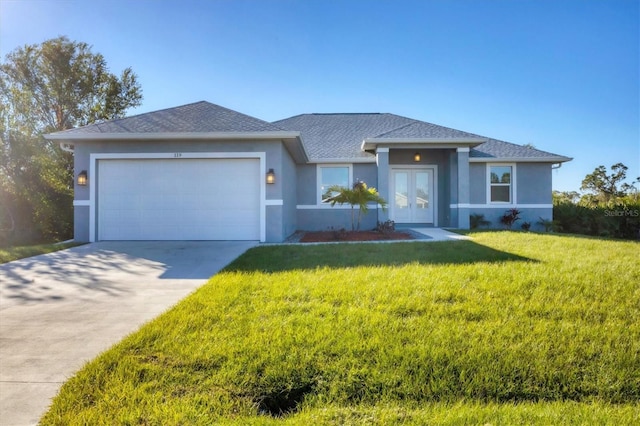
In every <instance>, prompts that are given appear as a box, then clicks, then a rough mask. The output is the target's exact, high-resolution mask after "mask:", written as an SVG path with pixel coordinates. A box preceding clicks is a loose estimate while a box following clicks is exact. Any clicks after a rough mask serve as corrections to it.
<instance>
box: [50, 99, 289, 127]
mask: <svg viewBox="0 0 640 426" xmlns="http://www.w3.org/2000/svg"><path fill="white" fill-rule="evenodd" d="M281 130H282V129H280V128H279V127H277V126H275V125H273V124H271V123H269V122H267V121H263V120H260V119H258V118H255V117H251V116H248V115H245V114H242V113H239V112H237V111H233V110H230V109H228V108H224V107H221V106H219V105H215V104H212V103H209V102H205V101H200V102H195V103H192V104H187V105H182V106H178V107H174V108H168V109H163V110H160V111H153V112H148V113H145V114H139V115H134V116H131V117H126V118H120V119H115V120H110V121H105V122H103V123H96V124H91V125H89V126H84V127H79V128H76V129H70V130H66V131H64V132H59V134H67V135H73V134H86V133H163V132H166V133H189V132H193V133H200V132H202V133H207V132H264V131H281Z"/></svg>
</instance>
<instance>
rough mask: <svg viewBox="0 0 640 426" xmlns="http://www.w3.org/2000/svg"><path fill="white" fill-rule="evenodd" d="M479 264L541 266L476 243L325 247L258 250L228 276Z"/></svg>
mask: <svg viewBox="0 0 640 426" xmlns="http://www.w3.org/2000/svg"><path fill="white" fill-rule="evenodd" d="M476 262H538V261H537V260H535V259H530V258H526V257H522V256H518V255H515V254H512V253H507V252H503V251H500V250H496V249H493V248H491V247H487V246H484V245H481V244H478V243H476V242H474V241H444V242H430V243H426V244H420V243H415V242H413V243H391V244H326V245H312V246H306V245H283V246H263V247H255V248H253V249H251V250H249V251H247V252H246V253H245V254H244V255H242V256H240V257H239V258H238V259H236V260H235V261H233V262H232V263H230V264H229V265H228V266H227V267H226V268H225V269H224V271H227V272H243V271H244V272H249V271H261V272H281V271H290V270H295V269H316V268H319V267H330V268H349V267H356V266H394V265H397V266H399V265H405V264H410V263H419V264H425V265H444V264H464V263H476Z"/></svg>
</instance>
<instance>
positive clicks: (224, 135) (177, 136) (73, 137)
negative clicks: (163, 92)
mask: <svg viewBox="0 0 640 426" xmlns="http://www.w3.org/2000/svg"><path fill="white" fill-rule="evenodd" d="M44 138H45V139H47V140H50V141H108V140H156V141H157V140H185V139H188V140H203V139H233V140H241V139H295V138H300V132H292V131H266V132H143V133H129V132H118V133H80V132H78V133H65V132H57V133H49V134H46V135H44Z"/></svg>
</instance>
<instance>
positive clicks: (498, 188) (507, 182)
mask: <svg viewBox="0 0 640 426" xmlns="http://www.w3.org/2000/svg"><path fill="white" fill-rule="evenodd" d="M515 173H516V166H515V164H488V165H487V175H488V176H487V178H488V179H487V180H488V182H489V186H488V188H487V199H488V201H489V203H502V204H513V203H514V200H515V190H514V182H515Z"/></svg>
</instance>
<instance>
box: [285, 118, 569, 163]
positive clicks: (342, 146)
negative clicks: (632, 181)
mask: <svg viewBox="0 0 640 426" xmlns="http://www.w3.org/2000/svg"><path fill="white" fill-rule="evenodd" d="M273 124H275V125H277V126H278V127H281V128H283V129H287V130H296V131H299V132H301V135H302V140H303V143H304V145H305V149H306V151H307V154H308V156H309V158H310V159H311V161H322V160H329V159H345V160H353V159H363V158H369V159H371V158H372V155H371V154H368V153H366V152H363V151H362V150H361V148H360V147H361V144H362V141H363V140H364V139H366V138H389V139H391V138H395V139H401V138H407V139H430V138H442V139H460V138H465V139H482V140H485V141H486V142H484V143H482V144H480V145H478V146H476V147H475V148H472V149H471V151H470V153H469V156H470V157H471V158H513V159H517V158H522V159H531V158H538V159H540V160H545V159H547V160H549V159H554V158H555V159H558V158H566V157H562V156H560V155H556V154H552V153H549V152H545V151H541V150H538V149H533V148H528V147H524V146H521V145H516V144H513V143H510V142H504V141H500V140H497V139H491V138H486V137H484V136H479V135H476V134H473V133H468V132H463V131H461V130H456V129H452V128H449V127H444V126H439V125H437V124H432V123H427V122H424V121H419V120H414V119H411V118H407V117H402V116H399V115H395V114H387V113H384V114H382V113H364V114H302V115H296V116H294V117H291V118H285V119H283V120H279V121H275V122H273ZM566 159H567V160H569V158H566Z"/></svg>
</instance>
